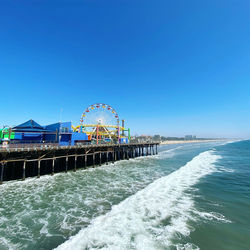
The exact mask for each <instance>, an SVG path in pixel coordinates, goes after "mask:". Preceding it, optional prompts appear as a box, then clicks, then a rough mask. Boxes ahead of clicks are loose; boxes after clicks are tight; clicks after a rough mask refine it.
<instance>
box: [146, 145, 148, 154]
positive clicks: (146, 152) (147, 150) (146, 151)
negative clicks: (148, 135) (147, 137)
mask: <svg viewBox="0 0 250 250" xmlns="http://www.w3.org/2000/svg"><path fill="white" fill-rule="evenodd" d="M146 156H148V145H147V149H146Z"/></svg>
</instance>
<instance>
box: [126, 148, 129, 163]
mask: <svg viewBox="0 0 250 250" xmlns="http://www.w3.org/2000/svg"><path fill="white" fill-rule="evenodd" d="M126 151H127V160H129V148H127V150H126Z"/></svg>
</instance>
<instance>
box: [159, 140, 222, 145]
mask: <svg viewBox="0 0 250 250" xmlns="http://www.w3.org/2000/svg"><path fill="white" fill-rule="evenodd" d="M217 141H221V140H214V139H213V140H173V141H162V142H160V145H171V144H183V143H202V142H204V143H205V142H217Z"/></svg>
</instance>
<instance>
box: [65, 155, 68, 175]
mask: <svg viewBox="0 0 250 250" xmlns="http://www.w3.org/2000/svg"><path fill="white" fill-rule="evenodd" d="M68 165H69V157H68V156H66V166H65V172H66V173H67V172H68Z"/></svg>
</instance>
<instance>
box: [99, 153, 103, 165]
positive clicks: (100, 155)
mask: <svg viewBox="0 0 250 250" xmlns="http://www.w3.org/2000/svg"><path fill="white" fill-rule="evenodd" d="M99 160H100V162H99V166H101V165H102V153H101V152H100V153H99Z"/></svg>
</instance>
